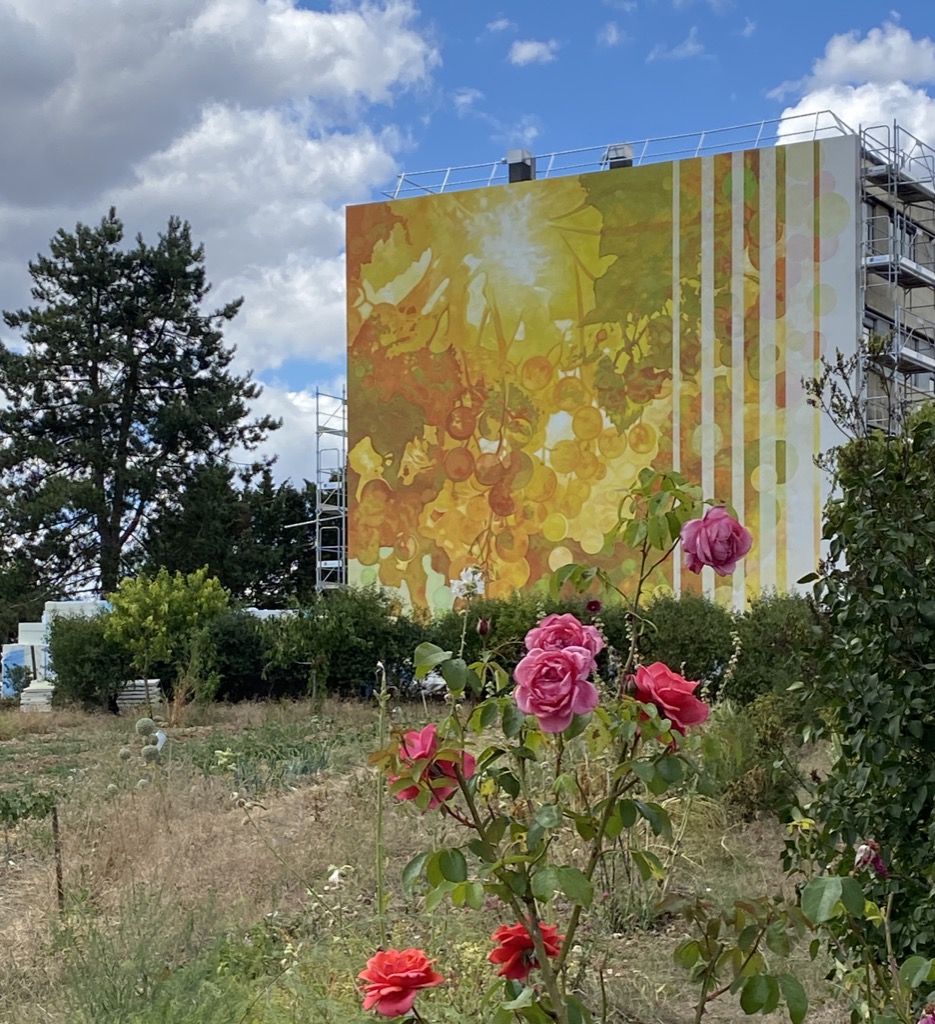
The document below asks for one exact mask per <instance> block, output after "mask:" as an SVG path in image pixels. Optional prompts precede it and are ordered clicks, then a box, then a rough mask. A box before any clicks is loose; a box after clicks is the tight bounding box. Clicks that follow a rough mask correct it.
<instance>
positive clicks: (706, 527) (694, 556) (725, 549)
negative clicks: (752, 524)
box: [682, 505, 753, 576]
mask: <svg viewBox="0 0 935 1024" xmlns="http://www.w3.org/2000/svg"><path fill="white" fill-rule="evenodd" d="M751 547H753V534H752V533H751V532H750V531H749V530H747V529H746V528H745V527H743V526H741V525H740V523H738V522H737V520H736V519H734V517H733V516H732V515H731V514H730V513H729V512H728V511H727V509H726V508H724V507H723V506H722V505H716V506H715V507H714V508H709V509H708V511H707V512H706V513H705V514H704V517H703V518H701V519H693V520H691V521H690V522H688V523H686V524H685V525H684V526H683V527H682V551H683V552H684V554H685V565H686V567H687V568H688V570H689V571H690V572H701V570H702V568H703V567H704V566H706V565H710V566H711V568H712V569H713V570H714V571H715V572H716V573H717V574H718V575H719V576H729V575H730V574H731V573H732V572H733V571H734V570H735V569H736V568H737V563H738V562H739V561H740V560H741V559H742V558H744V556H745V555H747V554H748V553H749V551H750V548H751Z"/></svg>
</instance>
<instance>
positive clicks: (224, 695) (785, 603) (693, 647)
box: [50, 589, 812, 707]
mask: <svg viewBox="0 0 935 1024" xmlns="http://www.w3.org/2000/svg"><path fill="white" fill-rule="evenodd" d="M564 611H571V612H574V613H575V614H577V615H579V616H580V617H581V618H582V619H584V620H586V621H592V620H593V619H594V618H595V616H592V615H590V614H589V613H588V612H587V611H586V608H585V605H584V602H583V600H582V601H572V602H568V601H564V602H562V603H560V604H559V603H555V602H551V601H548V600H542V599H541V598H539V597H535V596H532V595H526V594H521V593H518V594H516V595H514V596H513V597H512V598H510V599H509V600H506V601H495V600H489V599H481V600H477V601H475V602H473V603H472V605H471V607H470V609H469V611H468V612H467V614H466V615H464V614H461V613H459V612H449V613H447V614H444V615H441V616H439V617H437V618H435V619H434V620H432V621H430V622H425V621H421V620H419V619H416V618H408V617H405V616H398V615H396V614H394V605H393V603H392V601H391V599H390V598H389V597H388V596H386V595H384V594H382V593H380V592H378V591H375V590H372V589H370V590H352V589H349V590H342V591H334V592H331V593H328V594H326V595H324V596H323V597H321V598H319V599H317V600H316V601H315V602H314V603H313V604H311V605H310V606H308V607H306V608H303V609H301V610H299V611H297V612H296V613H295V614H293V615H290V616H287V617H283V618H278V619H266V620H261V619H259V618H257V617H255V616H253V615H251V614H250V613H248V612H245V611H235V610H231V611H225V612H223V613H222V614H220V615H219V616H218V617H217V618H215V619H214V620H213V621H212V622H211V623H210V624H208V625H207V626H206V627H205V628H204V629H203V630H202V632H201V633H200V634H199V635H198V636H197V637H195V638H194V640H193V641H192V642H191V643H190V644H188V645H186V647H185V649H186V657H185V660H184V661H183V662H181V663H178V664H161V665H156V666H155V667H154V670H153V671H154V674H155V675H158V676H159V677H160V679H161V681H162V684H163V687H164V689H165V690H166V691H167V692H169V693H171V692H172V690H173V689H174V687H175V686H176V685H178V682H179V680H180V679H182V680H183V681H184V682H185V684H186V685H187V686H189V687H190V688H191V690H192V692H193V693H194V696H195V697H196V699H201V700H221V701H242V700H254V699H263V698H289V697H298V696H305V695H308V694H313V693H317V694H324V693H329V694H332V695H336V696H345V697H353V696H366V695H369V694H370V693H372V691H373V688H374V686H375V685H376V682H377V663H378V662H379V663H382V665H383V666H384V667H385V669H386V672H387V678H388V681H389V683H390V685H392V686H394V687H397V688H398V689H399V690H400V691H401V692H405V691H406V690H407V689H408V688H409V687H410V684H411V681H412V665H411V657H412V652H413V651H414V649H415V647H416V646H417V645H418V644H419V643H421V642H422V641H429V642H431V643H434V644H437V645H438V646H440V647H442V648H444V649H446V650H452V651H458V650H460V649H461V645H462V642H463V644H464V652H465V657H466V659H467V660H468V661H469V662H470V661H473V660H477V658H478V657H479V656H480V654H481V651H482V650H483V649H484V648H486V649H487V650H491V651H493V652H494V656H495V658H496V660H497V661H499V662H500V663H501V664H503V665H504V666H506V667H508V668H510V669H512V667H513V666H514V665H515V664H516V662H517V661H518V660H519V659H520V658H521V657H522V653H523V637H524V636H525V634H526V633H527V631H528V630H529V629H531V628H532V627H533V626H534V625H535V624H536V622H538V620H539V619H540V618H541V617H542V616H543V615H545V614H549V613H551V612H564ZM106 614H107V613H104V615H106ZM643 614H644V617H645V628H644V631H643V635H642V640H641V644H640V654H641V657H642V659H643V660H644V661H664V662H665V663H666V664H668V665H670V666H671V667H673V668H676V669H679V670H680V671H682V673H683V674H684V675H685V676H686V677H687V678H690V679H701V680H702V681H703V682H704V683H705V685H706V687H707V690H708V694H709V696H710V697H714V696H717V695H720V696H725V697H730V698H731V699H732V700H734V701H736V702H737V703H739V704H749V703H751V702H752V701H753V700H755V699H756V698H757V697H758V696H760V695H761V694H764V693H770V692H776V691H781V690H784V689H785V688H786V687H788V686H789V685H790V684H791V683H792V682H795V681H797V680H800V679H805V678H807V676H808V674H809V672H810V668H809V665H810V662H809V655H808V654H807V649H808V646H809V640H810V635H811V632H812V621H811V615H810V612H809V608H808V605H807V603H806V602H805V600H804V599H802V598H799V597H794V596H790V595H778V594H770V595H765V596H763V597H762V598H760V599H759V600H756V601H754V602H753V603H752V604H751V606H750V608H749V610H748V611H746V612H744V613H743V614H739V615H738V614H734V613H731V612H730V611H728V610H726V609H724V608H722V607H720V606H718V605H716V604H714V603H713V602H711V601H708V600H705V599H703V598H699V597H683V598H663V599H659V600H656V601H653V602H651V603H650V604H649V605H648V606H647V607H646V608H645V611H644V613H643ZM597 618H598V619H599V621H600V625H601V626H602V628H603V630H604V633H605V635H606V637H607V639H608V642H609V644H610V645H612V646H613V647H615V648H616V649H618V650H622V649H624V648H625V647H626V646H627V644H628V635H629V633H628V629H629V623H628V621H627V613H626V611H625V609H624V608H622V607H620V606H610V607H607V606H605V607H604V608H603V609H602V610H601V611H600V612H599V613H598V615H597ZM480 620H485V621H486V623H487V624H488V626H489V630H488V632H487V633H486V634H485V635H484V636H483V637H482V636H481V635H480V634H479V633H478V629H477V626H478V622H479V621H480ZM738 638H739V654H738V655H737V656H736V657H735V658H734V664H733V666H731V659H732V656H734V655H735V650H736V649H737V645H736V643H735V640H736V639H738ZM50 655H51V659H52V663H53V667H54V669H55V672H56V697H55V699H56V702H59V703H81V704H83V705H85V706H88V707H94V706H99V707H107V706H112V705H113V697H114V695H115V694H116V692H117V691H118V689H119V687H120V685H121V683H122V681H123V680H126V679H128V678H131V677H132V675H133V670H132V668H131V667H130V657H129V655H128V653H127V652H126V651H124V650H122V649H121V648H120V646H119V645H118V644H116V643H114V641H112V640H108V639H107V638H106V637H105V634H104V616H98V617H96V618H93V619H58V620H56V621H55V623H54V624H53V627H52V630H51V639H50ZM605 666H606V662H605Z"/></svg>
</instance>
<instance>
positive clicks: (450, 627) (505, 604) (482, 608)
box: [425, 591, 591, 672]
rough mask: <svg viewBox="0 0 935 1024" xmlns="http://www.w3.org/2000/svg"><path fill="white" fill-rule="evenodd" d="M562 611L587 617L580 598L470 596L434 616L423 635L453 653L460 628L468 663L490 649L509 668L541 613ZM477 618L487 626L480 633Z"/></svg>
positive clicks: (458, 642)
mask: <svg viewBox="0 0 935 1024" xmlns="http://www.w3.org/2000/svg"><path fill="white" fill-rule="evenodd" d="M563 612H572V613H574V614H575V615H578V616H579V617H581V618H582V619H584V620H587V621H590V618H591V616H587V615H586V613H585V611H584V601H583V600H582V599H580V598H578V599H571V600H561V601H555V600H553V599H552V598H549V597H543V596H541V595H537V594H532V593H528V592H523V591H516V592H514V593H513V594H511V595H510V596H509V597H508V598H506V599H505V600H501V599H497V598H489V597H482V598H477V599H475V600H473V601H472V602H471V604H470V606H469V607H468V608H467V609H466V611H464V612H462V611H461V610H460V609H459V610H455V611H450V612H446V613H445V614H444V615H441V616H438V617H437V618H435V619H434V620H433V621H432V622H431V623H430V624H429V626H428V627H427V634H426V637H425V638H426V639H427V640H429V641H430V642H431V643H433V644H437V645H438V646H439V647H441V648H442V649H443V650H446V651H453V652H454V653H455V655H457V654H458V652H459V651H460V649H461V636H462V631H463V633H464V658H465V660H466V661H467V662H468V663H469V664H470V663H471V662H473V661H477V659H478V658H479V657H480V655H481V651H483V650H487V651H493V652H495V654H496V658H497V661H498V663H499V664H500V665H502V666H503V667H504V668H505V669H507V670H508V671H510V672H512V670H513V669H514V668H515V667H516V664H517V662H518V661H519V660H520V658H521V657H522V656H523V653H524V647H523V639H524V637H525V636H526V634H527V633H528V632H529V631H530V630H531V629H532V628H533V627H534V626H535V625H536V624H537V623H538V622H539V620H540V619H541V618H542V617H543V616H545V615H551V614H553V613H557V614H561V613H563ZM481 619H484V620H485V621H486V623H487V628H488V630H489V632H488V633H487V634H486V635H484V636H483V637H482V636H480V635H479V634H478V632H477V625H478V622H479V621H480V620H481Z"/></svg>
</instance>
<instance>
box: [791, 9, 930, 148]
mask: <svg viewBox="0 0 935 1024" xmlns="http://www.w3.org/2000/svg"><path fill="white" fill-rule="evenodd" d="M932 85H935V42H933V41H932V39H931V38H929V37H927V36H926V37H923V38H920V39H916V38H914V37H913V36H912V35H911V33H909V32H908V31H907V30H906V29H904V28H902V27H901V26H899V25H898V24H896V21H895V19H893V18H892V16H891V18H890V20H889V21H886V22H885V23H884V24H883V25H882V26H881V27H879V28H873V29H871V30H870V31H869V32H868V33H867V34H866V35H865V36H861V35H860V34H859V33H856V32H849V33H846V34H843V35H836V36H832V38H831V39H830V40H829V42H828V45H827V46H826V47H825V52H824V55H823V56H822V57H820V58H818V59H817V60H816V61H815V62H814V64H813V65H812V69H811V73H810V74H809V75H808V76H806V78H804V79H802V80H800V81H799V82H787V83H784V84H783V85H782V86H779V87H778V88H777V89H775V90H774V91H773V93H771V95H772V96H773V97H774V98H783V97H784V96H786V95H787V94H788V93H790V92H792V93H794V94H796V95H797V96H798V99H797V101H796V102H795V103H794V104H792V105H790V106H787V107H786V108H785V110H783V112H782V118H783V123H782V125H781V126H780V134H782V135H786V136H788V135H790V134H791V133H793V132H794V131H795V130H796V125H795V122H792V121H790V120H789V119H790V118H794V117H796V116H797V115H801V114H811V113H816V112H819V111H822V110H832V111H834V113H835V114H837V115H838V117H840V118H841V119H842V120H843V121H844V122H845V123H846V124H847V125H849V126H851V127H852V128H858V127H860V126H861V125H867V126H869V125H877V124H891V123H892V122H893V121H896V122H898V123H899V124H900V125H901V126H902V127H903V128H905V129H906V130H907V131H909V132H911V133H912V134H913V135H916V136H918V137H919V138H920V139H922V140H923V141H926V142H928V143H929V144H930V145H935V96H933V95H931V91H930V90H926V89H925V88H923V87H924V86H929V87H931V86H932Z"/></svg>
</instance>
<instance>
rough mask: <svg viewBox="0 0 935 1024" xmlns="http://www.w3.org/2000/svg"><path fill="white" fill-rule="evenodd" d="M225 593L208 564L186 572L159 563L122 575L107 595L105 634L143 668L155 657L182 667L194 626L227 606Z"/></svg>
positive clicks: (146, 667)
mask: <svg viewBox="0 0 935 1024" xmlns="http://www.w3.org/2000/svg"><path fill="white" fill-rule="evenodd" d="M229 601H230V595H229V594H228V593H227V591H226V590H224V588H223V587H222V586H221V584H220V583H219V582H218V580H217V579H215V578H214V577H209V576H208V572H207V569H198V570H197V571H196V572H193V573H189V574H188V575H187V576H184V575H182V573H180V572H177V573H175V575H170V574H169V572H168V570H166V569H160V570H159V572H158V573H157V574H156V575H155V577H149V576H146V575H140V576H137V577H136V578H134V579H131V578H127V579H125V580H123V581H121V583H120V586H119V587H118V588H117V590H116V592H115V593H113V594H111V595H110V603H111V606H112V610H111V612H110V614H109V615H107V616H106V617H105V619H104V629H105V633H106V635H107V637H108V638H109V639H111V640H114V641H115V642H117V643H119V644H121V645H122V646H123V647H124V648H125V649H126V650H128V651H130V653H131V655H132V657H133V664H134V665H135V667H136V668H137V669H138V670H139V671H140V672H142V673H143V674H144V676H146V675H148V673H149V670H150V668H151V666H152V665H153V664H155V663H156V662H166V663H168V664H170V665H173V666H174V667H175V668H176V669H177V670H178V671H181V670H182V668H183V666H184V662H185V660H186V659H187V658H188V657H189V655H190V653H191V643H192V640H193V638H194V637H195V635H196V633H197V632H198V630H200V629H202V628H203V627H204V626H206V625H208V624H209V623H210V622H211V621H212V619H214V618H215V617H217V616H218V615H220V614H221V613H222V612H223V611H224V610H225V609H226V608H227V607H228V604H229Z"/></svg>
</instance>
